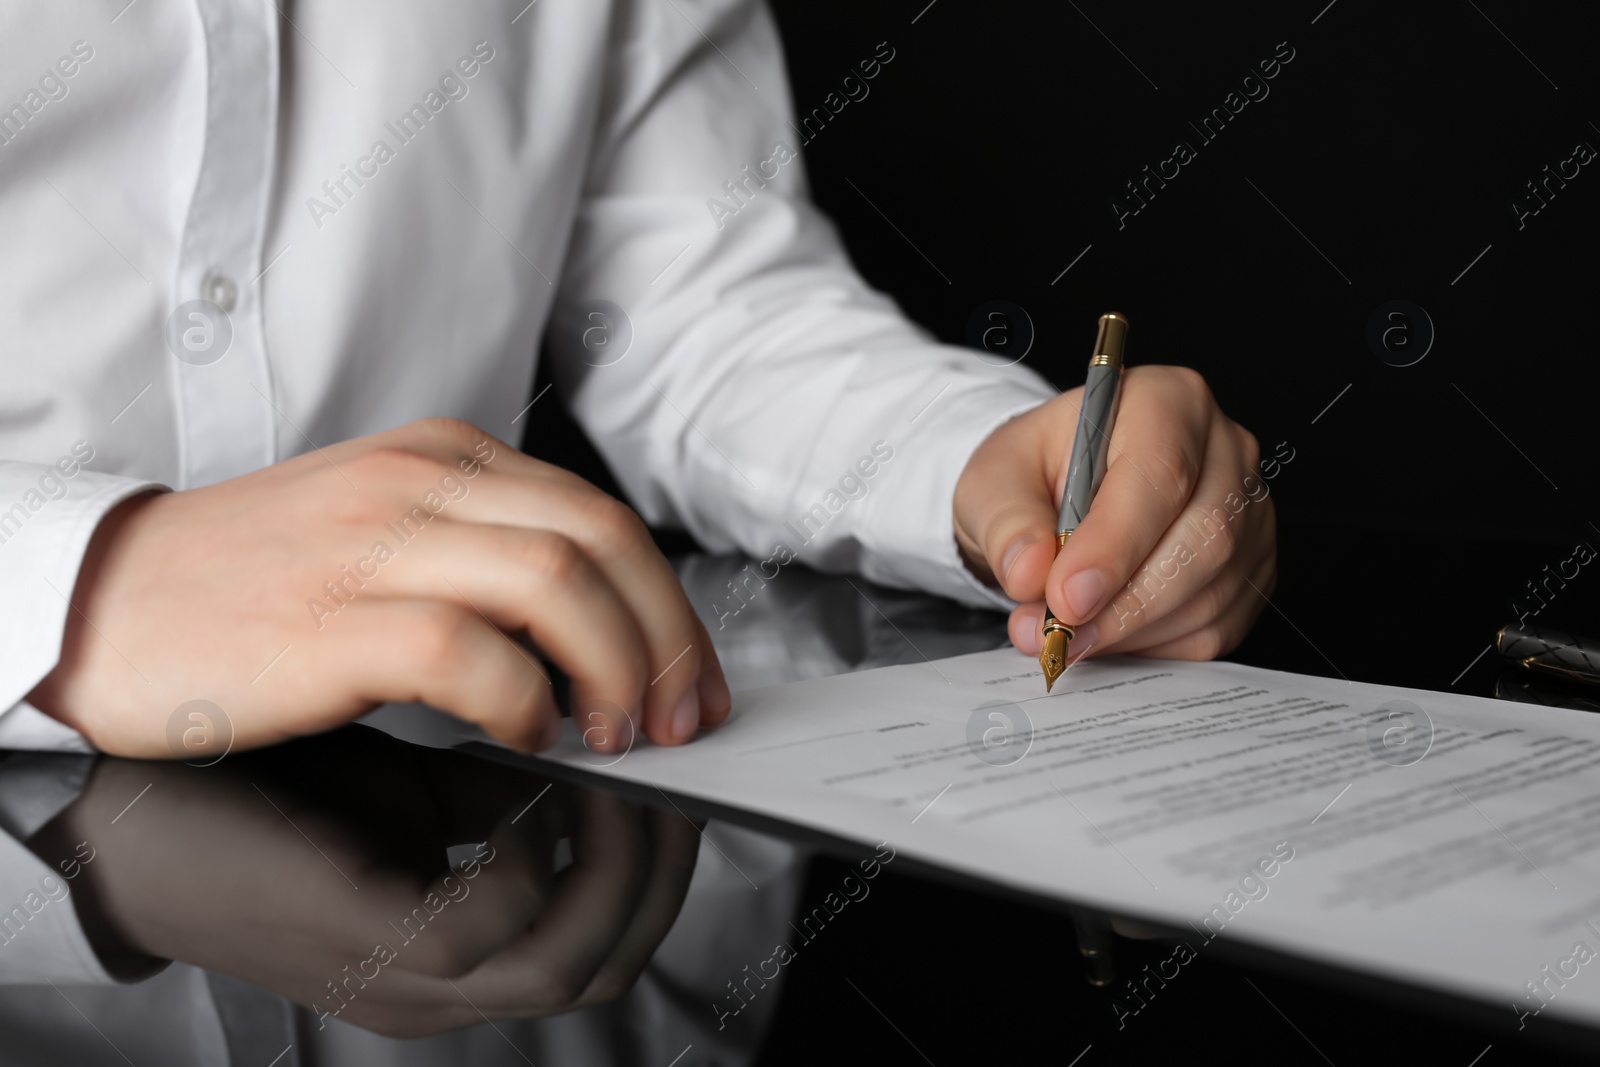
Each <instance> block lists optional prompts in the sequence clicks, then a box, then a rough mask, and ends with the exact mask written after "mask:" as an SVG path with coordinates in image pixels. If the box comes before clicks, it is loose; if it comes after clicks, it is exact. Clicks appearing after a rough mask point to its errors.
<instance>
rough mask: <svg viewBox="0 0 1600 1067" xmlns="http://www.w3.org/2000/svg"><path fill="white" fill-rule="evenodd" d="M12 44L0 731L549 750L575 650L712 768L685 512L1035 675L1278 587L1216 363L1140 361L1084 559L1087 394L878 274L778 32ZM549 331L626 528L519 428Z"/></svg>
mask: <svg viewBox="0 0 1600 1067" xmlns="http://www.w3.org/2000/svg"><path fill="white" fill-rule="evenodd" d="M518 9H520V10H518ZM8 40H9V42H10V45H9V53H8V54H9V55H10V56H11V59H10V60H8V63H7V69H8V70H9V71H12V72H14V74H16V78H20V77H21V76H22V75H21V73H19V72H31V71H38V72H39V73H38V74H37V75H32V74H29V75H28V77H29V78H31V81H28V82H23V81H20V80H16V79H12V80H8V81H7V83H6V84H5V85H4V86H0V91H3V92H4V93H6V94H10V95H7V96H4V97H3V98H0V109H3V110H0V162H3V167H0V174H4V178H3V179H0V231H3V232H5V233H6V235H7V239H6V241H5V242H4V244H3V246H0V322H4V324H5V326H6V336H7V341H8V344H7V348H6V354H5V363H6V381H7V388H6V390H5V395H4V397H3V398H0V456H3V457H5V458H4V460H3V461H0V588H3V589H4V590H5V594H4V595H5V601H6V607H7V609H8V610H7V611H6V612H5V613H4V615H3V618H0V708H3V709H5V710H4V711H3V712H0V747H4V748H9V749H34V750H40V749H59V750H99V751H102V752H105V753H111V754H116V755H122V756H131V757H153V758H169V757H171V756H173V755H175V754H181V750H180V749H179V748H176V747H175V744H174V741H173V737H174V724H176V726H177V728H178V730H179V732H180V733H181V732H182V728H183V727H184V722H185V720H183V719H182V718H181V716H180V715H179V712H180V711H181V709H182V708H183V707H184V706H185V705H187V704H188V703H189V702H191V701H194V700H200V699H203V700H205V701H208V702H210V704H211V705H212V706H214V707H215V708H217V709H219V710H220V713H221V714H222V715H224V716H225V717H226V720H227V725H228V729H229V731H230V733H229V738H230V742H231V744H232V745H233V746H234V747H235V748H237V749H241V750H242V749H248V748H252V747H259V746H264V745H269V744H272V743H274V742H279V741H283V740H286V739H289V738H293V737H296V736H300V735H305V734H310V733H316V732H321V731H325V730H328V729H330V728H332V727H335V726H337V725H340V724H343V723H345V722H348V721H351V720H353V719H355V718H357V717H359V716H361V715H363V714H365V713H366V712H368V711H370V710H371V709H373V708H374V707H376V706H379V705H383V704H387V703H391V702H413V701H421V702H425V703H427V704H430V705H433V706H435V707H438V708H441V709H444V710H445V711H448V712H450V713H451V714H453V715H455V716H457V717H459V718H461V719H463V720H466V721H467V722H470V723H474V724H476V725H477V726H479V727H481V728H482V729H483V730H485V731H487V733H488V734H490V735H492V736H493V737H494V738H496V739H498V740H499V741H501V742H503V743H505V744H507V745H510V746H513V747H516V748H519V749H523V750H537V749H539V748H542V747H545V746H547V745H549V744H551V743H552V742H553V741H554V739H555V738H556V737H557V736H558V734H559V732H560V729H561V721H560V717H559V710H558V708H557V705H556V700H555V698H554V697H553V695H552V687H551V676H550V673H549V672H548V671H547V670H546V669H545V667H544V666H543V665H542V664H541V657H543V658H545V659H547V660H548V661H549V662H551V663H553V664H555V665H556V666H558V667H559V668H560V669H561V670H562V671H563V672H565V674H566V675H567V676H569V677H570V679H571V683H572V702H573V709H574V714H579V715H582V716H583V717H584V718H585V719H587V720H589V721H592V722H594V723H597V724H599V726H600V727H601V728H600V729H598V730H596V731H594V736H593V738H592V739H591V743H592V744H593V745H594V747H596V748H599V749H602V750H605V751H615V750H620V749H623V748H625V747H626V746H627V745H629V744H631V743H632V740H633V736H634V734H635V733H636V732H639V731H642V732H643V733H644V734H645V735H647V736H648V737H649V738H650V739H651V740H652V741H654V742H656V743H659V744H668V745H670V744H678V743H681V742H684V741H687V740H689V739H690V738H692V737H693V736H694V734H695V732H696V731H697V730H698V729H699V728H701V727H702V726H710V725H715V724H717V723H719V722H720V721H722V720H723V719H725V718H726V716H727V715H728V712H729V708H730V706H731V696H730V692H729V689H728V686H727V684H726V682H725V680H724V679H723V675H722V672H721V669H720V667H719V665H718V663H717V659H716V655H715V652H714V651H713V649H712V645H711V641H710V637H709V634H708V632H707V629H706V627H705V626H704V625H703V624H702V623H701V622H700V621H699V620H698V618H697V616H696V614H695V611H694V609H693V607H692V605H691V604H690V603H689V602H688V600H687V598H686V597H685V595H684V593H683V591H682V589H681V587H680V586H679V584H678V582H677V581H676V579H675V578H674V576H673V573H672V571H671V569H670V567H669V566H668V565H667V563H666V561H665V560H664V559H663V558H662V557H661V554H660V553H659V552H658V551H657V550H656V548H655V547H654V545H653V543H652V541H651V539H650V536H649V534H648V531H647V528H646V522H649V523H654V524H658V525H666V526H679V527H682V528H683V529H685V530H687V531H688V532H689V533H690V534H692V535H693V537H694V538H695V539H696V540H697V541H699V542H700V543H701V544H703V545H705V546H706V547H707V548H709V549H711V550H713V551H740V552H744V553H747V554H749V555H751V556H753V557H754V558H756V559H758V560H761V561H762V573H763V574H770V573H772V572H771V570H770V568H772V567H777V568H781V567H783V566H787V565H789V564H790V563H791V562H794V561H798V562H800V563H802V564H804V565H807V566H810V567H813V568H817V569H820V570H824V571H850V572H854V573H859V574H862V575H864V576H866V577H868V578H870V579H872V580H874V581H877V582H880V583H883V584H886V585H890V586H897V587H903V588H914V589H921V590H925V591H928V592H933V593H938V594H942V595H945V596H948V597H953V598H955V599H957V600H961V601H963V602H966V603H968V604H973V605H985V606H992V607H1000V608H1005V609H1009V610H1010V611H1011V613H1012V614H1011V621H1010V633H1011V636H1012V639H1013V641H1014V642H1015V644H1016V645H1017V647H1018V648H1019V649H1020V650H1021V651H1023V652H1025V653H1029V654H1036V653H1037V651H1038V648H1039V642H1040V627H1041V620H1042V617H1043V612H1044V604H1045V602H1046V600H1048V602H1049V604H1050V606H1051V608H1052V609H1053V610H1054V611H1055V613H1056V614H1057V615H1058V616H1059V617H1060V618H1062V619H1063V620H1064V621H1067V622H1069V623H1073V624H1079V630H1078V636H1077V638H1076V639H1075V642H1074V645H1073V647H1072V648H1071V650H1070V652H1071V654H1072V655H1073V656H1077V655H1081V654H1089V655H1098V654H1104V653H1111V652H1131V653H1139V654H1144V655H1153V656H1169V657H1170V656H1175V657H1186V658H1205V657H1211V656H1215V655H1218V654H1220V653H1223V652H1225V651H1227V650H1228V649H1230V648H1232V647H1233V646H1234V645H1236V644H1237V643H1238V641H1239V640H1241V638H1242V636H1243V635H1244V633H1245V632H1246V631H1247V629H1248V628H1249V626H1250V624H1251V623H1252V621H1253V620H1254V618H1255V617H1256V616H1257V615H1258V613H1259V612H1260V610H1261V608H1262V606H1263V600H1264V597H1265V596H1266V595H1268V594H1270V592H1271V589H1272V586H1273V581H1274V576H1275V541H1274V538H1275V531H1274V520H1273V512H1272V508H1271V506H1270V502H1267V503H1265V504H1263V505H1262V506H1255V507H1249V508H1242V509H1239V508H1236V507H1234V506H1233V502H1234V501H1236V500H1238V499H1240V497H1241V494H1243V493H1244V492H1245V491H1246V489H1247V488H1248V484H1249V483H1248V479H1249V478H1250V477H1251V476H1252V475H1253V474H1254V472H1255V469H1256V465H1257V463H1258V461H1259V458H1260V450H1259V447H1258V444H1257V442H1256V441H1255V439H1254V438H1253V437H1252V436H1251V434H1250V433H1249V432H1248V431H1247V430H1245V429H1244V428H1242V427H1240V426H1239V425H1237V424H1236V423H1234V422H1233V421H1232V420H1230V419H1229V418H1228V417H1227V416H1226V415H1224V414H1223V413H1222V411H1221V410H1220V408H1219V407H1218V405H1217V403H1216V401H1215V399H1214V398H1213V397H1212V395H1211V394H1210V392H1209V390H1208V389H1207V387H1206V385H1205V382H1204V381H1203V379H1202V378H1201V377H1200V376H1199V375H1198V374H1196V373H1194V372H1193V371H1190V370H1187V369H1185V368H1182V367H1177V366H1160V365H1141V366H1136V367H1134V368H1132V369H1130V371H1129V372H1128V374H1127V378H1126V384H1125V388H1124V393H1123V399H1122V409H1121V415H1120V419H1119V421H1118V424H1117V428H1116V433H1115V435H1114V438H1113V451H1112V458H1111V461H1110V464H1109V469H1108V472H1107V475H1106V480H1105V484H1104V487H1103V489H1102V491H1101V493H1100V496H1099V498H1098V500H1097V502H1096V505H1095V508H1094V511H1093V513H1092V514H1091V515H1090V517H1089V518H1088V519H1087V520H1086V521H1085V523H1084V524H1083V526H1082V527H1081V528H1080V529H1079V531H1078V533H1077V534H1076V535H1075V536H1074V538H1073V539H1072V541H1071V542H1070V543H1069V545H1068V546H1067V547H1066V549H1064V550H1063V551H1061V552H1060V553H1059V555H1058V554H1057V552H1056V545H1055V537H1054V534H1055V530H1054V525H1055V499H1056V497H1057V496H1058V495H1059V492H1060V489H1061V486H1062V483H1063V480H1064V477H1065V471H1064V462H1065V456H1066V453H1067V449H1068V446H1069V444H1070V440H1071V435H1072V432H1073V429H1074V425H1075V418H1076V410H1077V408H1076V403H1077V391H1076V390H1074V391H1068V392H1066V393H1061V394H1058V393H1057V391H1056V390H1055V389H1054V388H1053V387H1051V386H1050V385H1049V384H1048V383H1047V382H1046V381H1044V380H1043V379H1042V378H1041V377H1040V376H1039V375H1037V374H1035V373H1033V372H1032V371H1031V370H1029V369H1028V368H1026V367H1024V366H1009V367H994V366H991V365H989V364H988V363H986V362H985V361H984V360H983V359H982V358H980V357H979V355H978V354H977V353H974V352H971V351H968V350H964V349H960V348H955V347H950V346H943V345H939V344H937V343H935V342H934V341H933V340H931V339H930V337H929V336H928V335H927V334H926V332H924V331H922V330H920V329H919V328H917V327H916V326H914V325H913V324H911V323H910V322H908V321H907V320H906V319H905V318H904V317H903V316H902V315H901V313H900V312H899V310H898V309H897V308H896V306H895V305H894V303H893V302H892V301H891V300H889V299H888V298H886V297H885V296H883V295H882V294H879V293H876V292H874V291H873V290H872V289H870V287H868V286H867V285H866V284H865V283H864V281H863V280H862V279H861V278H860V276H859V275H858V274H857V273H856V272H855V270H854V269H853V268H852V266H851V265H850V263H849V261H848V258H847V257H846V255H845V253H844V251H843V250H842V248H841V245H840V243H839V241H838V238H837V235H836V234H835V232H834V231H833V229H832V227H831V225H830V224H829V222H828V221H827V220H826V219H825V218H824V217H823V216H822V215H821V214H819V212H818V211H817V210H816V209H815V208H814V207H813V206H812V205H811V204H810V202H809V200H808V198H807V190H806V181H805V176H804V169H803V161H802V159H801V158H800V155H799V153H798V151H797V141H798V138H797V136H796V127H795V125H794V118H795V116H794V112H793V109H792V108H791V106H790V103H789V100H790V93H789V88H788V83H787V79H786V74H785V70H784V66H783V61H782V53H781V48H780V45H779V41H778V37H777V33H776V29H775V25H774V22H773V19H772V16H771V14H770V13H769V12H768V10H767V9H766V7H765V6H764V5H763V4H761V3H760V2H758V0H699V2H691V0H608V2H603V3H600V2H593V3H585V4H582V5H577V4H565V3H561V2H559V0H542V2H539V0H535V2H533V3H529V4H527V6H525V7H524V6H522V5H520V4H517V5H513V8H512V9H507V8H505V7H504V6H502V5H500V4H490V3H487V2H465V3H457V4H451V5H445V6H438V5H424V4H421V3H410V2H407V3H402V4H391V5H386V6H385V7H384V8H383V10H382V11H381V12H378V11H376V10H374V11H372V12H359V11H354V10H349V9H345V8H341V7H338V6H336V5H328V4H316V3H304V4H297V5H294V6H293V8H292V9H286V10H281V11H280V10H279V9H278V8H276V7H274V6H272V5H263V4H259V3H253V2H248V0H198V3H196V4H194V5H162V4H151V3H144V4H141V3H138V2H137V0H134V2H133V3H130V4H128V5H127V6H126V7H123V8H121V10H120V11H108V9H107V8H106V7H105V6H103V5H96V4H91V3H88V2H87V0H84V2H72V3H61V4H52V5H47V6H40V7H38V8H37V9H30V10H29V11H28V12H27V14H25V15H23V16H20V17H19V20H17V21H16V22H15V24H14V25H12V26H11V28H10V30H9V31H8ZM897 55H898V51H897V49H896V46H895V45H894V43H893V42H889V41H885V42H881V43H879V44H876V45H872V46H870V53H869V54H866V55H864V57H863V59H862V60H861V61H860V63H859V64H858V66H857V68H856V69H855V71H854V72H853V74H852V78H855V79H856V80H857V81H858V82H859V83H861V84H865V83H866V82H869V81H872V80H873V79H876V78H879V77H883V76H884V74H885V72H886V71H887V70H889V69H891V68H892V64H893V63H894V62H895V59H896V57H897ZM818 103H819V106H821V105H822V103H823V102H818ZM541 337H543V338H546V340H547V345H546V350H547V352H548V354H549V357H550V358H551V359H552V360H553V367H552V372H553V374H552V377H553V380H554V382H555V384H556V389H557V397H559V398H560V400H561V401H563V402H565V403H566V404H567V405H568V406H569V408H570V409H571V411H572V412H573V413H574V415H575V416H576V418H577V419H578V421H579V422H580V424H581V425H582V427H583V429H584V431H585V432H586V433H587V434H588V435H589V436H590V437H591V438H592V439H593V441H594V443H595V444H596V445H597V447H598V448H599V450H600V452H601V453H602V454H603V456H604V457H605V459H606V460H607V461H608V463H609V465H610V467H611V468H612V470H614V471H615V472H616V475H617V477H618V479H619V481H620V483H621V485H622V486H623V488H624V490H625V492H626V495H627V497H628V503H627V504H624V503H622V502H619V501H617V500H614V499H612V498H610V497H608V496H606V495H604V494H602V493H601V492H599V491H598V490H596V489H595V488H594V487H593V486H591V485H589V484H588V483H586V482H585V481H583V480H582V479H580V478H578V477H576V476H575V475H573V474H571V473H569V472H566V471H563V470H560V469H558V468H556V467H553V466H551V465H549V464H545V463H541V462H539V461H537V460H535V459H533V458H531V457H529V456H526V455H523V454H522V453H520V452H519V451H518V450H517V449H516V448H515V447H513V446H512V445H511V444H510V443H509V442H511V441H513V440H515V439H516V436H517V434H518V433H520V430H521V426H522V424H523V422H524V420H534V419H538V418H539V417H540V414H541V405H547V404H551V403H554V402H556V399H555V398H546V397H544V395H543V394H542V393H541V394H539V395H537V396H535V395H532V389H531V384H532V382H533V379H534V371H535V362H536V359H535V354H536V353H537V352H538V350H539V347H540V339H541ZM1241 486H1244V488H1241ZM1202 530H1204V531H1205V534H1204V535H1203V536H1202V535H1201V531H1202ZM1179 546H1182V547H1183V549H1184V551H1183V553H1181V554H1178V555H1175V550H1176V549H1177V548H1178V547H1179ZM1175 558H1177V559H1180V560H1181V563H1173V564H1172V565H1171V566H1168V563H1170V562H1171V561H1172V560H1174V559H1175ZM1152 563H1159V564H1160V565H1161V567H1162V570H1161V572H1160V581H1159V583H1150V582H1145V583H1144V584H1142V585H1139V586H1134V585H1131V584H1130V583H1131V582H1133V581H1134V580H1135V579H1136V578H1137V577H1139V576H1140V575H1141V574H1143V573H1145V570H1146V568H1147V567H1148V566H1150V565H1151V564H1152ZM1152 588H1156V589H1159V592H1157V593H1155V594H1152V593H1150V592H1149V590H1150V589H1152ZM530 646H531V648H533V649H537V652H538V655H535V654H533V653H532V652H531V651H530Z"/></svg>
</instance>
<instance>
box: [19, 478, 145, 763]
mask: <svg viewBox="0 0 1600 1067" xmlns="http://www.w3.org/2000/svg"><path fill="white" fill-rule="evenodd" d="M164 488H166V487H165V486H162V485H158V484H157V483H155V482H147V481H142V480H140V479H137V478H124V477H120V476H118V475H113V474H101V473H99V472H96V471H90V470H84V469H82V468H81V467H79V468H75V469H74V470H73V473H72V474H71V475H67V474H66V473H65V471H64V470H61V469H58V468H57V467H54V466H50V465H47V464H37V463H12V462H0V603H3V604H4V607H5V610H4V611H0V708H4V709H6V710H5V711H3V712H0V743H3V744H4V745H5V746H6V747H9V748H27V749H34V748H37V749H49V750H63V749H76V750H78V751H88V748H87V745H84V744H73V743H72V741H71V738H73V737H77V736H78V735H77V734H76V732H75V731H72V730H70V729H68V728H67V727H65V726H62V725H61V724H60V723H56V722H55V720H53V719H52V720H50V722H51V723H54V725H53V726H51V725H46V724H45V722H44V721H43V720H44V719H47V718H48V716H45V715H43V714H42V713H41V712H39V711H38V710H37V709H35V708H33V707H31V706H30V705H29V704H27V703H26V701H25V700H24V699H23V698H24V697H26V696H27V695H28V693H29V692H30V691H31V690H32V689H33V687H34V686H35V685H38V684H39V681H40V680H41V679H42V678H44V676H45V675H47V674H49V673H50V670H51V668H53V667H54V666H55V665H56V664H57V663H58V662H59V661H60V659H61V639H62V636H63V635H64V634H65V632H66V625H67V613H68V612H69V611H71V610H72V609H71V606H70V605H69V603H68V600H67V598H68V597H70V596H72V592H73V588H74V586H76V584H77V580H78V570H79V569H80V568H81V567H82V565H83V555H84V552H86V551H87V550H88V547H89V539H90V538H91V537H93V536H94V532H95V529H96V528H97V527H98V526H99V525H100V521H101V520H102V519H104V518H105V516H106V513H107V512H109V511H110V510H111V509H112V508H114V507H116V506H117V505H118V504H120V503H122V502H123V501H124V500H126V499H128V498H129V497H131V496H134V495H136V494H138V493H142V492H147V491H150V490H160V489H164ZM79 741H80V742H81V738H79Z"/></svg>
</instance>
